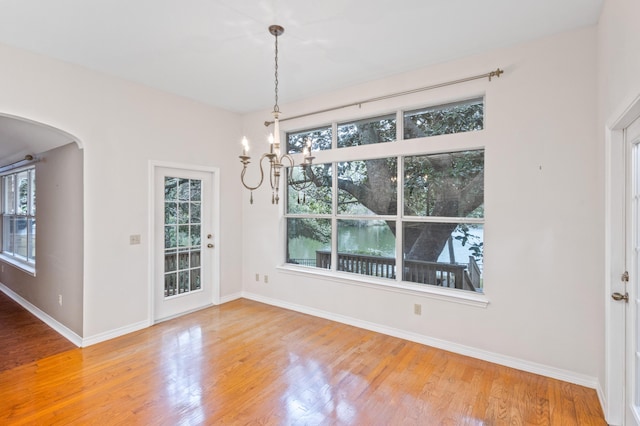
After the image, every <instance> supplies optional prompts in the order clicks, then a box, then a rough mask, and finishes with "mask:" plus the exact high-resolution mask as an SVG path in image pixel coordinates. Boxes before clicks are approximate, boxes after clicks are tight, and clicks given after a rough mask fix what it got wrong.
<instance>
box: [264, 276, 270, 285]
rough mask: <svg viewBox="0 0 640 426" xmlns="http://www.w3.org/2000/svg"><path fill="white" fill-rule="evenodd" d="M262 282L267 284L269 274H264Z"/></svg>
mask: <svg viewBox="0 0 640 426" xmlns="http://www.w3.org/2000/svg"><path fill="white" fill-rule="evenodd" d="M264 283H265V284H269V275H265V276H264Z"/></svg>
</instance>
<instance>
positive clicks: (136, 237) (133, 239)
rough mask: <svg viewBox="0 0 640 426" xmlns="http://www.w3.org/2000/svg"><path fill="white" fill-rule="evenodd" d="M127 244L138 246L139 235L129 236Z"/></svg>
mask: <svg viewBox="0 0 640 426" xmlns="http://www.w3.org/2000/svg"><path fill="white" fill-rule="evenodd" d="M129 244H130V245H134V244H140V234H136V235H129Z"/></svg>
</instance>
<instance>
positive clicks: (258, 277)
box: [256, 273, 260, 282]
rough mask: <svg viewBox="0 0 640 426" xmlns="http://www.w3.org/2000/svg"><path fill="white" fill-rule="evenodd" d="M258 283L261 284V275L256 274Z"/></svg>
mask: <svg viewBox="0 0 640 426" xmlns="http://www.w3.org/2000/svg"><path fill="white" fill-rule="evenodd" d="M256 281H258V282H260V274H258V273H256Z"/></svg>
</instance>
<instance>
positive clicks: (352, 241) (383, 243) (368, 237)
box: [289, 223, 483, 268]
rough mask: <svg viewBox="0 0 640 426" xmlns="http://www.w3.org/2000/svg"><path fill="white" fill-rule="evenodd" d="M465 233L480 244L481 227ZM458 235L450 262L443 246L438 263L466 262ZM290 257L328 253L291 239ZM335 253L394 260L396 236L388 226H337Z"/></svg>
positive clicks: (301, 239)
mask: <svg viewBox="0 0 640 426" xmlns="http://www.w3.org/2000/svg"><path fill="white" fill-rule="evenodd" d="M469 234H471V235H473V236H476V237H478V238H479V239H480V240H479V241H482V237H483V229H482V226H481V225H480V226H478V227H473V228H471V227H470V228H469ZM461 235H462V233H460V232H454V233H453V234H452V237H453V238H452V241H451V242H452V249H453V250H452V252H453V259H450V256H449V253H450V250H449V247H448V245H447V246H445V248H444V250H443V251H442V253H440V257H439V258H438V262H443V263H452V261H453V262H454V263H455V262H458V263H467V262H468V259H469V256H470V255H472V252H471V251H469V245H468V244H467V245H466V246H462V244H461V243H460V241H459V240H456V239H455V237H456V236H461ZM289 250H290V257H291V258H292V259H309V260H311V259H313V260H314V261H315V258H316V250H326V251H330V250H331V247H330V246H329V244H324V243H321V242H319V241H316V240H312V239H309V238H305V237H298V238H294V239H293V240H291V241H289ZM338 251H339V252H341V253H342V252H349V253H358V254H368V255H372V256H381V257H395V253H396V237H395V235H393V233H392V232H391V230H390V229H389V227H388V226H387V225H386V224H384V223H382V224H379V225H373V226H341V227H340V228H339V232H338ZM478 266H480V268H482V262H481V260H478Z"/></svg>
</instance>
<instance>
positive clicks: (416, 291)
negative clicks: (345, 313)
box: [276, 264, 490, 308]
mask: <svg viewBox="0 0 640 426" xmlns="http://www.w3.org/2000/svg"><path fill="white" fill-rule="evenodd" d="M276 269H278V270H279V271H281V272H283V273H285V274H291V275H297V276H301V277H306V278H309V277H310V276H312V277H317V278H322V279H323V280H329V281H334V282H337V283H340V284H347V285H356V286H360V287H367V288H373V289H376V290H384V291H390V292H393V293H400V294H408V295H411V296H423V297H428V298H430V299H436V300H444V301H446V302H453V303H460V304H463V305H469V306H475V307H479V308H486V307H487V305H489V303H490V302H489V299H488V298H487V296H485V295H484V294H483V293H474V292H472V291H468V290H459V289H455V288H446V287H438V286H433V285H426V284H423V285H421V284H414V283H410V282H407V281H401V283H402V284H399V283H398V281H395V280H392V279H389V280H385V279H382V278H376V277H371V276H366V275H358V274H350V273H346V272H338V271H336V272H333V271H331V272H330V271H329V270H327V269H321V268H310V267H307V268H305V267H300V266H293V265H290V264H285V265H283V266H278V267H277V268H276Z"/></svg>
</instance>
